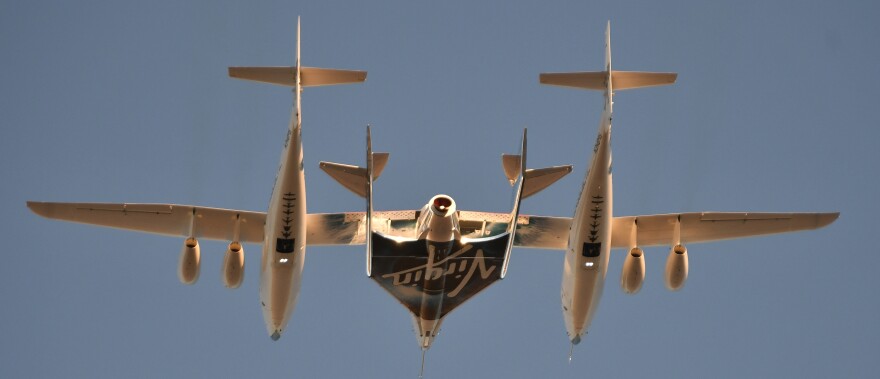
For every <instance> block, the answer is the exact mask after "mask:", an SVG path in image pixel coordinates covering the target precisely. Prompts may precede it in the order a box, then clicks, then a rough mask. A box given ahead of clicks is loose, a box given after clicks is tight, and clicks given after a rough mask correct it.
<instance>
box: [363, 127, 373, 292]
mask: <svg viewBox="0 0 880 379" xmlns="http://www.w3.org/2000/svg"><path fill="white" fill-rule="evenodd" d="M366 179H367V186H366V191H367V195H366V196H365V198H366V199H367V214H366V215H364V219H365V220H366V223H365V225H364V234H365V236H366V240H367V267H366V268H367V277H372V276H373V140H372V136H371V135H370V126H369V125H367V178H366Z"/></svg>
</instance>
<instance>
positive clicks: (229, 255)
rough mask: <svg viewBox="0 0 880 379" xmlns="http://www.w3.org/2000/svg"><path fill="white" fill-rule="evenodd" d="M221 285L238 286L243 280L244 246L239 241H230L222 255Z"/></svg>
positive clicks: (227, 286)
mask: <svg viewBox="0 0 880 379" xmlns="http://www.w3.org/2000/svg"><path fill="white" fill-rule="evenodd" d="M222 274H223V285H224V286H226V288H233V289H234V288H238V287H240V286H241V282H243V281H244V248H243V247H242V246H241V243H238V242H232V243H230V244H229V248H227V249H226V254H225V255H223V272H222Z"/></svg>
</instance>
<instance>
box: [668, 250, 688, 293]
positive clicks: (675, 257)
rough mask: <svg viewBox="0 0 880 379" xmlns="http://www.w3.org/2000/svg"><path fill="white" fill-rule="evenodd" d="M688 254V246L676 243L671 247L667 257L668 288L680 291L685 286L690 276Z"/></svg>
mask: <svg viewBox="0 0 880 379" xmlns="http://www.w3.org/2000/svg"><path fill="white" fill-rule="evenodd" d="M687 254H688V253H687V248H685V247H684V246H682V245H675V246H673V247H672V248H671V249H669V256H668V257H667V258H666V275H665V281H666V289H668V290H670V291H678V290H680V289H681V288H682V287H684V283H685V281H687V277H688V256H687Z"/></svg>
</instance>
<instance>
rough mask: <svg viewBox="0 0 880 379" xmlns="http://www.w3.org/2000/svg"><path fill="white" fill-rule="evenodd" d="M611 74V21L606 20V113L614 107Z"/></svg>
mask: <svg viewBox="0 0 880 379" xmlns="http://www.w3.org/2000/svg"><path fill="white" fill-rule="evenodd" d="M613 72H614V71H611V20H608V24H606V25H605V109H607V110H608V113H611V112H612V109H611V107H612V105H614V101H613V100H612V98H613V97H614V86H613V85H612V81H611V79H612V75H611V74H612V73H613Z"/></svg>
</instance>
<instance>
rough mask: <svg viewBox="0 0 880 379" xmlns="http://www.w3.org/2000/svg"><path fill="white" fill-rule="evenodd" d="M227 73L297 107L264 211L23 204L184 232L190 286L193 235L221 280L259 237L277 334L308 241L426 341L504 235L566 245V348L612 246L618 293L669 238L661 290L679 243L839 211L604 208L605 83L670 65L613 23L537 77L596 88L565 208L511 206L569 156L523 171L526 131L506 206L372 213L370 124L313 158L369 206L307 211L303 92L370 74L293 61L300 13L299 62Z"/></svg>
mask: <svg viewBox="0 0 880 379" xmlns="http://www.w3.org/2000/svg"><path fill="white" fill-rule="evenodd" d="M229 75H230V76H231V77H234V78H238V79H245V80H253V81H259V82H266V83H272V84H278V85H283V86H290V87H293V93H294V105H293V114H292V116H291V120H290V125H289V127H288V130H287V136H286V138H285V142H284V150H283V152H282V155H281V166H280V168H279V171H278V174H277V177H276V179H275V185H274V188H273V190H272V196H271V199H270V200H269V209H268V212H266V213H261V212H250V211H240V210H230V209H217V208H206V207H198V206H191V205H176V204H109V203H47V202H28V204H27V205H28V207H29V208H30V209H31V210H32V211H34V212H35V213H37V214H39V215H41V216H44V217H47V218H52V219H59V220H65V221H72V222H78V223H86V224H93V225H101V226H107V227H112V228H119V229H127V230H136V231H141V232H147V233H154V234H162V235H169V236H177V237H184V238H185V240H184V243H183V251H182V252H181V255H180V268H179V276H180V280H181V281H182V282H183V283H186V284H193V283H195V282H196V280H197V279H198V277H199V261H200V251H199V242H198V241H199V240H200V239H208V240H223V241H229V242H230V243H229V248H228V249H227V251H226V255H225V257H224V259H223V270H222V277H223V282H224V284H225V285H226V287H229V288H236V287H238V286H240V285H241V282H242V279H243V274H244V250H243V248H242V244H245V243H252V244H259V245H261V246H262V251H263V253H262V263H261V265H260V304H261V306H262V308H263V315H264V318H265V322H266V328H267V330H268V334H269V336H270V337H271V338H272V339H273V340H277V339H278V338H279V337H280V336H281V334H282V333H283V332H284V330H285V327H286V325H287V323H288V320H289V319H290V315H291V313H292V312H293V309H294V306H295V305H296V300H297V295H298V293H299V290H300V283H301V278H302V273H303V265H304V263H305V252H306V247H307V246H321V245H366V251H367V252H366V274H367V276H368V277H370V278H371V279H373V280H374V281H376V283H378V284H379V285H380V286H381V287H382V288H384V289H385V290H386V291H387V292H388V293H389V294H391V295H392V296H394V297H395V298H396V299H397V300H398V301H399V302H400V303H401V304H403V306H404V307H406V308H407V309H408V310H409V312H410V313H411V314H412V319H413V324H414V329H415V333H416V337H417V339H418V343H419V346H420V347H421V348H422V349H423V352H424V350H427V349H428V348H429V347H430V346H431V344H432V342H433V341H434V339H435V338H436V336H437V333H438V332H439V330H440V324H441V323H442V322H443V319H444V317H446V316H447V315H448V314H449V313H450V312H452V311H453V310H454V309H455V308H457V307H458V306H460V305H461V304H463V303H464V302H466V301H467V300H469V299H471V298H472V297H474V296H475V295H477V294H478V293H479V292H481V291H483V290H484V289H486V288H487V287H489V286H490V285H492V284H493V283H495V282H496V281H498V280H500V279H504V277H505V276H506V274H507V269H508V266H509V264H510V255H511V250H512V249H513V248H514V247H523V248H536V249H553V250H561V251H564V253H565V264H564V266H563V269H562V313H563V315H564V319H565V327H566V331H567V333H568V338H569V341H570V342H571V344H572V346H573V345H575V344H578V343H579V342H580V341H581V338H582V336H583V335H584V334H585V333H586V332H587V330H588V328H589V326H590V321H591V320H592V319H593V315H594V314H595V312H596V309H597V307H598V305H599V300H600V298H601V297H602V291H603V288H604V285H605V277H606V274H607V270H608V260H609V257H610V255H611V254H610V252H611V249H613V248H623V249H626V251H627V254H626V258H625V261H624V264H623V272H622V274H621V279H620V285H621V287H622V288H623V291H624V292H626V293H631V294H632V293H636V292H638V291H639V289H640V288H641V286H642V282H643V280H644V277H645V261H644V258H643V251H642V247H645V246H659V245H663V246H670V247H671V248H670V251H669V256H668V258H667V260H666V272H665V281H666V286H667V288H669V289H670V290H673V291H674V290H678V289H680V288H682V286H683V285H684V283H685V280H686V279H687V275H688V256H687V249H686V248H685V243H699V242H709V241H717V240H724V239H733V238H742V237H750V236H758V235H767V234H775V233H784V232H792V231H798V230H809V229H817V228H820V227H823V226H825V225H828V224H830V223H831V222H833V221H834V220H836V219H837V217H838V213H751V212H736V213H730V212H701V213H678V214H662V215H646V216H627V217H614V216H613V213H612V190H611V119H612V105H613V102H612V95H613V94H614V90H625V89H632V88H641V87H651V86H661V85H667V84H672V83H673V82H675V79H676V74H674V73H656V72H634V71H617V70H612V68H611V48H610V24H609V26H608V29H606V36H605V70H604V71H598V72H570V73H546V74H541V75H540V82H541V83H543V84H549V85H557V86H565V87H574V88H581V89H591V90H598V91H603V93H604V98H605V103H604V107H603V111H602V116H601V119H600V121H599V131H598V135H597V136H596V139H595V143H593V144H592V148H593V155H592V160H591V163H590V165H589V170H588V171H587V173H586V177H585V178H584V181H583V187H582V188H581V192H580V195H579V197H578V199H577V203H576V205H575V211H574V217H572V218H567V217H544V216H528V215H520V214H519V207H520V202H521V200H522V199H524V198H526V197H529V196H531V195H534V194H535V193H537V192H539V191H541V190H542V189H544V188H546V187H547V186H549V185H551V184H553V183H554V182H556V181H557V180H559V179H560V178H562V177H563V176H565V175H566V174H568V173H569V172H571V166H556V167H549V168H541V169H527V168H526V133H525V131H523V136H522V146H521V150H520V153H519V154H516V155H513V154H505V155H502V166H503V168H504V174H505V175H506V177H507V179H508V180H509V182H510V184H511V185H512V186H513V190H514V197H513V199H514V200H513V207H512V210H511V211H510V213H492V212H473V211H464V210H459V209H457V207H456V204H455V202H454V201H453V200H452V198H451V197H449V196H447V195H436V196H434V197H432V198H431V199H430V200H429V201H428V203H427V204H425V205H424V206H423V207H422V208H421V209H417V210H403V211H374V210H373V202H372V192H373V182H374V181H375V180H376V179H378V178H379V175H380V174H381V173H382V169H383V168H384V167H385V163H386V162H387V160H388V154H387V153H378V152H375V153H374V152H373V151H372V146H371V139H370V129H369V127H368V128H367V144H366V149H367V154H366V164H365V167H358V166H351V165H344V164H338V163H329V162H321V163H320V167H321V169H323V170H324V171H325V172H326V173H328V174H329V175H330V176H332V177H333V178H334V179H335V180H336V181H338V182H339V183H340V184H341V185H343V186H344V187H345V188H347V189H349V190H350V191H351V192H353V193H355V194H357V195H358V196H361V197H363V198H365V199H366V211H365V212H347V213H333V214H308V213H306V186H305V176H304V171H303V152H302V140H301V133H300V131H301V128H302V125H301V120H302V118H301V113H300V109H301V108H300V97H301V94H302V90H303V88H304V87H313V86H323V85H332V84H344V83H357V82H362V81H364V80H365V79H366V76H367V74H366V72H364V71H347V70H336V69H325V68H314V67H302V66H301V65H300V52H299V25H297V49H296V66H293V67H230V68H229ZM423 357H424V355H423ZM569 358H570V357H569ZM423 364H424V361H423Z"/></svg>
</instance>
